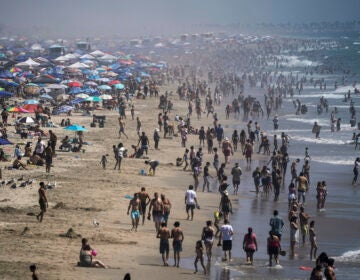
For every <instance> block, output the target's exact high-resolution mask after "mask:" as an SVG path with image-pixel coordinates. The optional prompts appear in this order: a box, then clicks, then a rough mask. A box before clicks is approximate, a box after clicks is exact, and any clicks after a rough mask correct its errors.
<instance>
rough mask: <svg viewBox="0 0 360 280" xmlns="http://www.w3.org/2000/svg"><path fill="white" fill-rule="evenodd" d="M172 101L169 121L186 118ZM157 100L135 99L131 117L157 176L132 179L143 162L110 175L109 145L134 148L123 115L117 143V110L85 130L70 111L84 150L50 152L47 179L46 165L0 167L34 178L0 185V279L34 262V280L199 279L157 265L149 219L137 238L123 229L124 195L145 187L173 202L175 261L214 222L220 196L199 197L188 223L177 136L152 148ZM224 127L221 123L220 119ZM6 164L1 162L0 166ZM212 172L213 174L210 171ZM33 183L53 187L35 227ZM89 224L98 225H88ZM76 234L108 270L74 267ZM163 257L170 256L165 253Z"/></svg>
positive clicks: (181, 104) (187, 177) (20, 273)
mask: <svg viewBox="0 0 360 280" xmlns="http://www.w3.org/2000/svg"><path fill="white" fill-rule="evenodd" d="M164 90H165V88H163V89H162V92H163V91H164ZM172 90H173V92H174V91H175V90H174V89H172ZM171 100H172V101H173V102H174V103H175V106H174V111H172V112H171V114H170V117H171V119H173V118H174V116H175V115H176V114H179V115H180V116H181V115H185V113H186V111H187V103H186V102H185V101H178V97H177V96H171ZM158 102H159V101H158V99H155V98H153V99H146V100H136V99H135V100H134V104H135V110H136V112H135V115H136V116H139V117H140V118H141V121H142V126H143V131H145V132H146V133H147V135H148V136H149V139H150V150H149V158H151V159H156V160H159V161H160V166H159V167H158V169H157V172H156V176H153V177H150V176H141V175H140V174H139V173H140V170H141V169H145V164H144V159H133V158H126V159H124V160H123V163H122V170H121V173H120V172H118V171H117V170H113V166H114V164H115V161H114V157H113V153H112V145H114V144H118V143H119V142H122V143H124V146H125V147H126V148H127V149H128V150H129V152H130V151H131V145H132V144H137V139H138V138H137V134H136V120H131V117H130V114H129V112H127V119H126V127H127V128H126V133H127V134H128V136H129V139H125V138H124V136H122V137H123V138H122V139H119V138H118V120H117V118H118V112H117V111H108V110H103V111H101V112H99V114H103V115H106V125H105V127H104V128H99V127H96V128H90V126H89V124H90V122H91V118H90V117H83V116H80V115H79V116H78V115H77V114H76V113H75V114H74V115H73V116H72V117H71V121H72V122H73V123H78V124H80V125H84V126H85V127H87V128H88V129H89V131H87V132H85V133H84V134H85V141H86V142H88V143H89V145H88V146H84V148H85V152H84V153H71V152H70V153H68V152H57V157H56V158H55V159H54V167H53V168H52V170H51V175H50V176H46V174H45V167H34V166H31V167H30V169H29V171H26V170H22V171H18V170H6V169H5V170H2V171H3V174H2V176H3V178H4V179H9V178H15V179H17V178H20V177H21V176H24V178H34V183H33V185H32V186H28V187H26V188H17V189H15V190H12V189H10V188H8V186H6V187H3V188H2V190H1V193H2V199H1V201H0V211H1V216H0V227H1V230H0V237H1V238H0V240H1V241H0V243H1V244H0V247H1V248H2V252H3V253H2V254H1V256H0V263H1V265H0V274H1V275H2V276H3V279H21V278H23V277H25V275H27V274H28V273H29V271H28V266H29V264H31V263H36V264H37V265H38V267H39V275H40V276H41V279H89V277H90V279H120V278H121V277H122V276H123V275H124V274H125V273H126V272H130V273H131V274H132V276H133V278H134V279H145V278H147V279H165V278H168V277H169V275H171V277H172V278H173V279H194V278H200V279H201V278H203V275H202V274H201V273H200V274H198V275H195V276H194V274H193V271H192V270H188V269H183V268H179V269H176V268H172V267H166V268H164V267H162V261H161V255H160V254H159V248H158V246H159V244H158V243H159V240H158V239H156V238H155V228H154V224H153V222H152V221H147V220H146V222H145V225H144V226H140V227H139V230H138V232H137V233H135V232H130V228H131V220H130V217H129V216H127V215H126V210H127V207H128V203H129V200H128V199H126V198H125V196H126V195H132V194H133V193H134V192H137V191H140V188H141V187H146V190H147V191H148V192H149V194H150V196H153V193H154V192H159V193H164V194H165V195H166V196H167V197H168V198H169V199H170V201H171V203H172V210H171V214H170V218H169V227H170V228H172V225H173V223H174V221H176V220H177V221H180V223H181V227H182V228H183V230H184V235H185V241H184V244H183V246H184V247H183V253H182V257H184V258H186V257H193V256H194V249H195V243H196V241H197V240H198V239H199V238H200V235H201V230H202V227H203V226H204V225H205V221H206V220H209V219H211V220H212V219H213V212H214V211H215V210H216V209H217V207H218V203H219V199H220V196H219V195H218V194H217V193H202V192H201V193H198V199H199V203H200V205H201V210H197V211H196V212H195V218H194V221H187V220H186V213H185V205H184V194H185V191H186V189H187V188H188V185H189V184H192V183H193V178H192V175H191V172H190V171H187V172H184V171H182V169H181V167H176V166H175V159H176V157H181V156H182V153H183V150H184V149H183V148H181V143H180V138H179V137H172V139H170V138H169V139H163V138H162V139H161V140H160V145H159V148H160V149H159V150H155V149H154V148H153V141H152V133H153V131H154V129H155V128H156V124H157V113H158V110H157V105H158ZM62 118H63V116H55V117H53V121H54V122H55V123H56V124H59V123H60V121H61V119H62ZM212 120H213V119H212V118H211V117H209V118H208V119H206V117H203V119H201V120H200V121H197V120H195V118H193V120H192V121H193V126H194V127H200V125H204V126H205V127H206V126H208V125H209V126H210V125H211V124H212ZM223 123H224V125H226V121H224V122H223ZM11 129H12V128H11V127H10V129H9V131H11ZM53 131H54V132H55V134H57V136H58V139H62V138H63V137H64V136H65V135H69V136H71V132H66V131H65V130H63V128H61V127H58V128H53ZM188 138H189V141H188V147H189V146H190V145H194V146H195V147H198V136H197V135H190V136H189V137H188ZM10 140H11V141H13V142H14V143H18V142H20V139H18V138H14V137H10ZM33 141H35V139H34V140H33ZM5 151H7V153H9V154H12V149H10V148H5ZM103 154H108V155H109V156H108V157H107V158H108V165H107V168H106V170H102V167H101V165H100V163H99V162H100V159H101V156H102V155H103ZM237 156H239V155H237ZM210 157H212V156H211V155H208V154H207V153H204V161H205V162H206V161H208V160H209V161H211V160H212V158H210ZM8 165H9V163H8V164H7V165H6V163H2V167H3V168H4V167H5V166H8ZM228 168H230V166H229V167H228ZM211 173H212V175H213V176H215V170H212V171H211ZM40 181H44V182H51V183H53V182H55V181H56V184H57V186H56V188H55V189H53V190H48V191H47V196H48V199H49V208H48V212H47V213H46V215H45V218H44V221H43V222H42V223H38V222H37V220H36V218H35V216H33V213H35V214H37V213H38V211H39V208H38V205H37V200H38V194H37V190H38V186H39V182H40ZM200 184H202V180H201V181H200ZM234 198H235V197H233V199H234ZM234 204H236V202H235V203H234ZM94 219H95V220H96V221H98V222H99V224H100V226H98V227H95V226H94V225H93V220H94ZM70 228H72V229H73V231H74V236H72V237H73V238H68V237H61V236H60V235H64V234H66V233H67V231H68V230H69V229H70ZM80 236H81V237H86V238H88V239H89V240H90V243H91V244H92V246H93V247H95V248H96V250H97V251H98V258H99V259H100V260H102V261H103V262H104V263H105V264H106V265H108V266H109V268H110V269H106V270H104V269H94V268H80V267H77V266H76V264H77V261H78V254H79V250H80V244H81V238H80ZM20 244H21V245H20ZM19 245H20V246H19ZM24 250H25V251H24ZM170 254H171V255H170V256H171V257H172V251H171V253H170ZM171 262H172V260H171ZM170 265H172V263H170ZM180 266H181V265H180Z"/></svg>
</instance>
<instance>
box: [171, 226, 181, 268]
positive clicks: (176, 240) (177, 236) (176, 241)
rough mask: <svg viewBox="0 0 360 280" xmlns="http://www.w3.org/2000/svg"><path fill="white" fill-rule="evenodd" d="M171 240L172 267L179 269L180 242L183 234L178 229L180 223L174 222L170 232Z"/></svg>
mask: <svg viewBox="0 0 360 280" xmlns="http://www.w3.org/2000/svg"><path fill="white" fill-rule="evenodd" d="M171 238H173V250H174V261H175V263H174V266H176V267H179V263H180V252H181V251H182V242H183V241H184V234H183V231H182V229H181V228H180V223H179V222H178V221H176V222H175V223H174V228H173V229H172V230H171Z"/></svg>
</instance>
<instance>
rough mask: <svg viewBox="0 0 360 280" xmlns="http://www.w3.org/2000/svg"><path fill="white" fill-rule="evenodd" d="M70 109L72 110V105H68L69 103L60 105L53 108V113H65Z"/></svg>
mask: <svg viewBox="0 0 360 280" xmlns="http://www.w3.org/2000/svg"><path fill="white" fill-rule="evenodd" d="M71 110H74V107H72V106H69V105H63V106H60V107H59V108H56V109H55V110H54V114H55V115H58V114H65V113H68V112H70V111H71Z"/></svg>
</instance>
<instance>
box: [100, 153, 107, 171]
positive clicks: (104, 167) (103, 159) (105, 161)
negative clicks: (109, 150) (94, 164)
mask: <svg viewBox="0 0 360 280" xmlns="http://www.w3.org/2000/svg"><path fill="white" fill-rule="evenodd" d="M106 163H107V159H106V155H103V156H102V157H101V160H100V164H101V165H102V167H103V169H104V170H105V169H106Z"/></svg>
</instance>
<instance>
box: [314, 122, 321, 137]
mask: <svg viewBox="0 0 360 280" xmlns="http://www.w3.org/2000/svg"><path fill="white" fill-rule="evenodd" d="M320 130H321V126H320V125H318V123H317V122H314V125H313V128H312V133H315V138H316V139H318V138H320V136H319V135H320Z"/></svg>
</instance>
